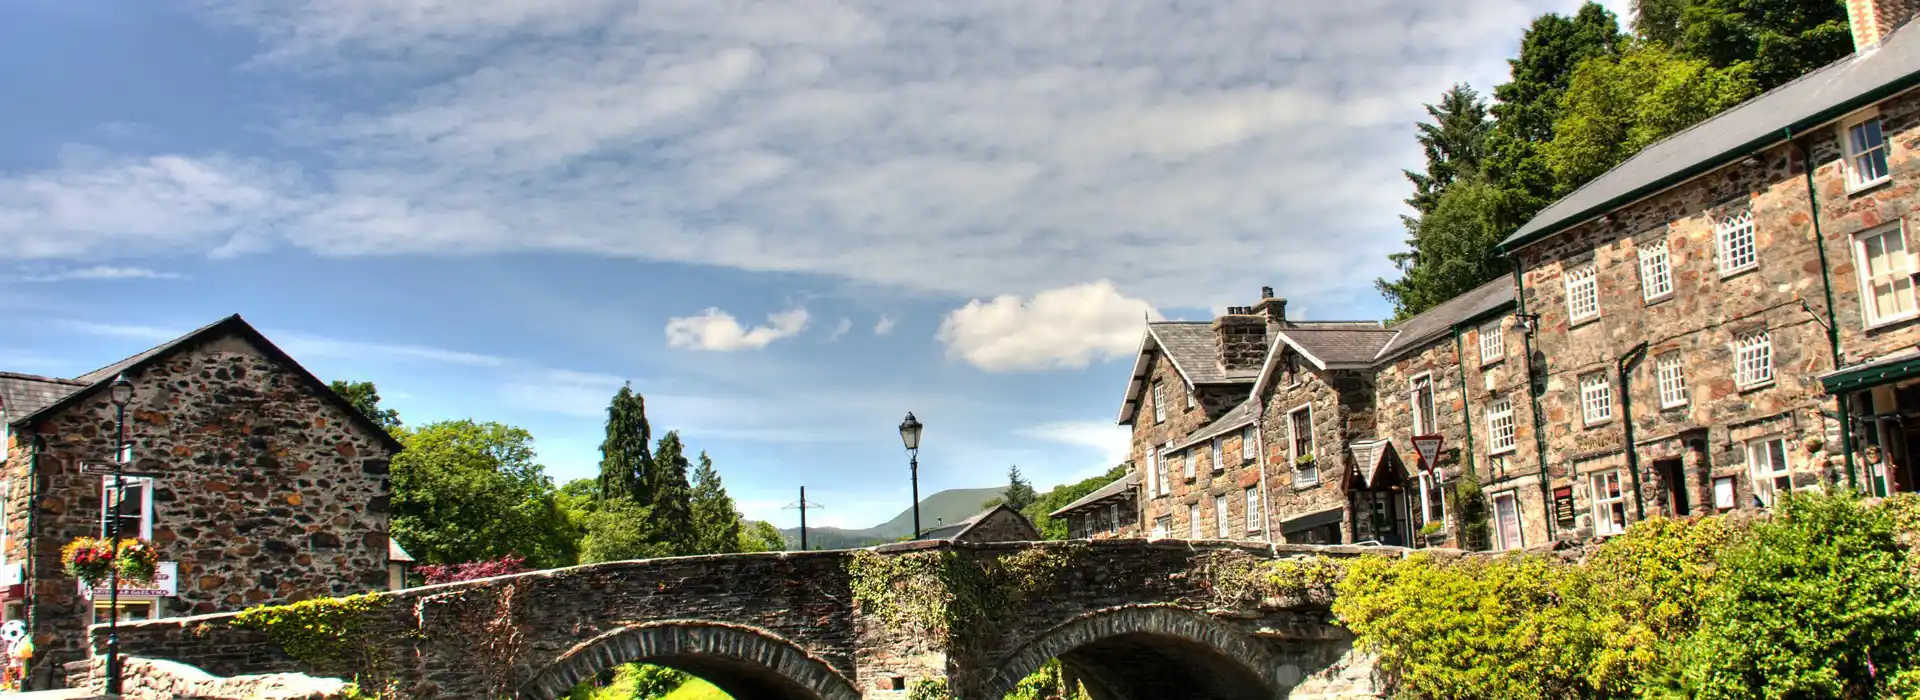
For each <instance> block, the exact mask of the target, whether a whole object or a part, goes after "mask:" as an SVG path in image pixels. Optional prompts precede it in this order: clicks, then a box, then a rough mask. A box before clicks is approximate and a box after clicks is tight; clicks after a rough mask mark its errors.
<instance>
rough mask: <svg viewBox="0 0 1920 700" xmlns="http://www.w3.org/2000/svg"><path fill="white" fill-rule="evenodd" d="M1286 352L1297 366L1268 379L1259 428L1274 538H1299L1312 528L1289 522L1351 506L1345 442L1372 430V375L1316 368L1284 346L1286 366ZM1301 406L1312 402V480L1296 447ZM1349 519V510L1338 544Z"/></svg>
mask: <svg viewBox="0 0 1920 700" xmlns="http://www.w3.org/2000/svg"><path fill="white" fill-rule="evenodd" d="M1287 356H1293V360H1292V362H1293V364H1292V365H1291V366H1292V367H1293V368H1295V371H1292V372H1285V371H1282V372H1281V373H1280V374H1279V375H1277V376H1275V377H1274V378H1272V379H1271V380H1270V381H1269V382H1268V383H1267V385H1266V390H1265V392H1264V393H1263V395H1262V396H1261V397H1260V404H1261V412H1260V432H1261V435H1262V437H1263V438H1264V439H1265V440H1266V450H1267V458H1266V466H1265V468H1266V469H1267V490H1268V492H1267V502H1268V504H1269V508H1268V511H1270V512H1269V514H1268V516H1269V521H1270V522H1271V525H1270V527H1271V528H1272V531H1273V533H1274V539H1275V540H1285V541H1288V542H1298V541H1300V540H1301V538H1302V537H1305V536H1308V534H1309V533H1306V532H1300V531H1295V532H1288V530H1289V527H1288V526H1287V521H1289V520H1293V519H1295V518H1299V517H1302V516H1307V515H1312V514H1315V513H1321V512H1325V511H1327V510H1329V509H1333V508H1345V507H1346V505H1347V497H1346V492H1345V491H1344V490H1343V489H1342V488H1341V480H1342V477H1343V476H1344V475H1345V474H1346V473H1347V472H1349V471H1351V470H1352V469H1353V468H1354V461H1353V453H1352V452H1351V451H1349V450H1348V449H1347V445H1348V444H1349V443H1351V442H1353V441H1354V440H1356V439H1364V438H1366V437H1368V436H1371V435H1372V433H1373V427H1372V426H1373V412H1372V410H1371V403H1372V398H1373V378H1372V376H1371V374H1370V373H1367V372H1362V371H1355V370H1331V371H1325V372H1322V371H1318V370H1314V369H1313V368H1312V367H1311V365H1309V364H1308V363H1307V361H1306V360H1305V359H1304V358H1299V357H1298V356H1297V355H1295V354H1294V353H1293V351H1292V350H1290V349H1289V350H1285V351H1283V355H1282V359H1281V362H1282V363H1283V364H1282V367H1283V368H1284V367H1286V366H1287V365H1286V364H1284V363H1286V362H1288V361H1289V360H1288V359H1287ZM1302 407H1311V409H1310V413H1311V418H1312V424H1313V448H1314V453H1313V454H1314V459H1313V466H1314V472H1312V473H1314V474H1317V478H1314V479H1308V478H1306V471H1305V470H1303V469H1302V467H1301V465H1300V464H1299V462H1298V460H1297V455H1295V454H1294V449H1293V443H1294V435H1293V428H1292V414H1293V412H1294V411H1297V410H1299V409H1301V408H1302ZM1350 521H1351V514H1349V513H1343V514H1342V515H1341V518H1340V521H1339V522H1340V526H1339V528H1338V529H1339V532H1340V538H1339V539H1336V540H1334V542H1335V543H1338V542H1345V541H1347V540H1348V539H1349V537H1348V536H1349V535H1350V533H1351V532H1352V529H1351V527H1350V526H1349V522H1350Z"/></svg>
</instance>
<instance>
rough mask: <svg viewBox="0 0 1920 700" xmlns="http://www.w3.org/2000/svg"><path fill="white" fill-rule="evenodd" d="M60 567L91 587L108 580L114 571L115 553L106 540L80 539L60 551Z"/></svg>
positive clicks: (69, 543)
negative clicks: (110, 573)
mask: <svg viewBox="0 0 1920 700" xmlns="http://www.w3.org/2000/svg"><path fill="white" fill-rule="evenodd" d="M60 566H61V567H62V568H64V569H66V571H67V574H68V575H70V576H72V577H74V578H77V579H80V580H81V581H83V582H85V583H86V584H87V586H89V587H91V586H93V585H94V584H97V583H99V582H101V581H105V580H107V574H108V572H109V571H110V570H112V569H113V551H112V550H111V549H110V548H109V547H108V546H107V541H106V540H102V539H96V538H92V537H78V538H75V539H74V540H73V541H72V542H68V543H67V546H66V547H64V548H62V549H61V550H60Z"/></svg>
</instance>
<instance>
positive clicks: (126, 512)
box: [100, 476, 153, 539]
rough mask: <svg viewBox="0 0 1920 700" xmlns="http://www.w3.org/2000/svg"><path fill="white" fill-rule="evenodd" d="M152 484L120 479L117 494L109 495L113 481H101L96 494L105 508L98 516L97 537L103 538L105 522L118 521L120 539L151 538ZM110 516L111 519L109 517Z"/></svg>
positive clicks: (108, 477)
mask: <svg viewBox="0 0 1920 700" xmlns="http://www.w3.org/2000/svg"><path fill="white" fill-rule="evenodd" d="M152 486H153V484H152V481H151V480H149V479H147V478H146V477H133V476H123V477H120V493H118V494H115V493H114V491H113V477H111V476H106V477H101V484H100V494H101V497H102V498H103V501H102V502H104V503H105V504H106V508H104V509H102V511H101V513H100V536H101V537H106V536H107V523H108V522H109V520H108V519H109V518H110V517H112V518H119V520H120V532H119V534H120V537H121V538H123V539H134V538H139V539H152V538H153V488H152ZM109 514H111V515H109Z"/></svg>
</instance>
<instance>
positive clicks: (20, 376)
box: [0, 369, 87, 386]
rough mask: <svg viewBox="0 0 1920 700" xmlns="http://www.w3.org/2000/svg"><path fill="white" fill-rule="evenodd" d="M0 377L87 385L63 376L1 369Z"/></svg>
mask: <svg viewBox="0 0 1920 700" xmlns="http://www.w3.org/2000/svg"><path fill="white" fill-rule="evenodd" d="M0 377H6V378H8V379H25V380H29V381H37V382H50V383H54V384H69V385H73V386H86V385H87V383H86V382H83V381H80V380H78V379H67V378H64V377H48V376H44V375H39V374H27V373H26V372H10V371H7V370H3V369H0Z"/></svg>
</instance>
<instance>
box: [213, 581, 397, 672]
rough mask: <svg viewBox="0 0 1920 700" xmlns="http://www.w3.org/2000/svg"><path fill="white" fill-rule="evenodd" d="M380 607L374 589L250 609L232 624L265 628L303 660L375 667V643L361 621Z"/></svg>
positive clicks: (322, 664)
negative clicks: (355, 593)
mask: <svg viewBox="0 0 1920 700" xmlns="http://www.w3.org/2000/svg"><path fill="white" fill-rule="evenodd" d="M379 606H380V597H379V596H378V595H375V594H365V595H354V596H347V597H345V598H314V599H312V600H303V601H300V602H298V603H291V604H288V605H263V606H260V607H257V608H249V609H247V610H243V611H241V612H240V614H238V615H235V616H234V617H233V625H234V626H236V627H244V628H247V629H255V630H260V631H262V632H265V633H266V634H267V638H268V639H271V640H273V643H274V644H275V645H276V646H279V647H280V649H281V651H284V652H286V653H287V655H288V656H291V657H293V658H295V659H298V660H299V661H301V662H304V663H307V664H312V665H314V666H318V667H322V668H329V669H338V668H363V669H365V668H373V667H377V666H378V664H377V663H375V662H376V661H377V657H376V656H375V654H376V653H377V646H376V645H375V643H374V640H372V639H368V638H367V635H366V632H365V627H364V625H363V624H362V623H363V621H364V620H365V618H366V616H367V615H368V614H369V613H371V612H373V611H374V610H376V609H378V608H379Z"/></svg>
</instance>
